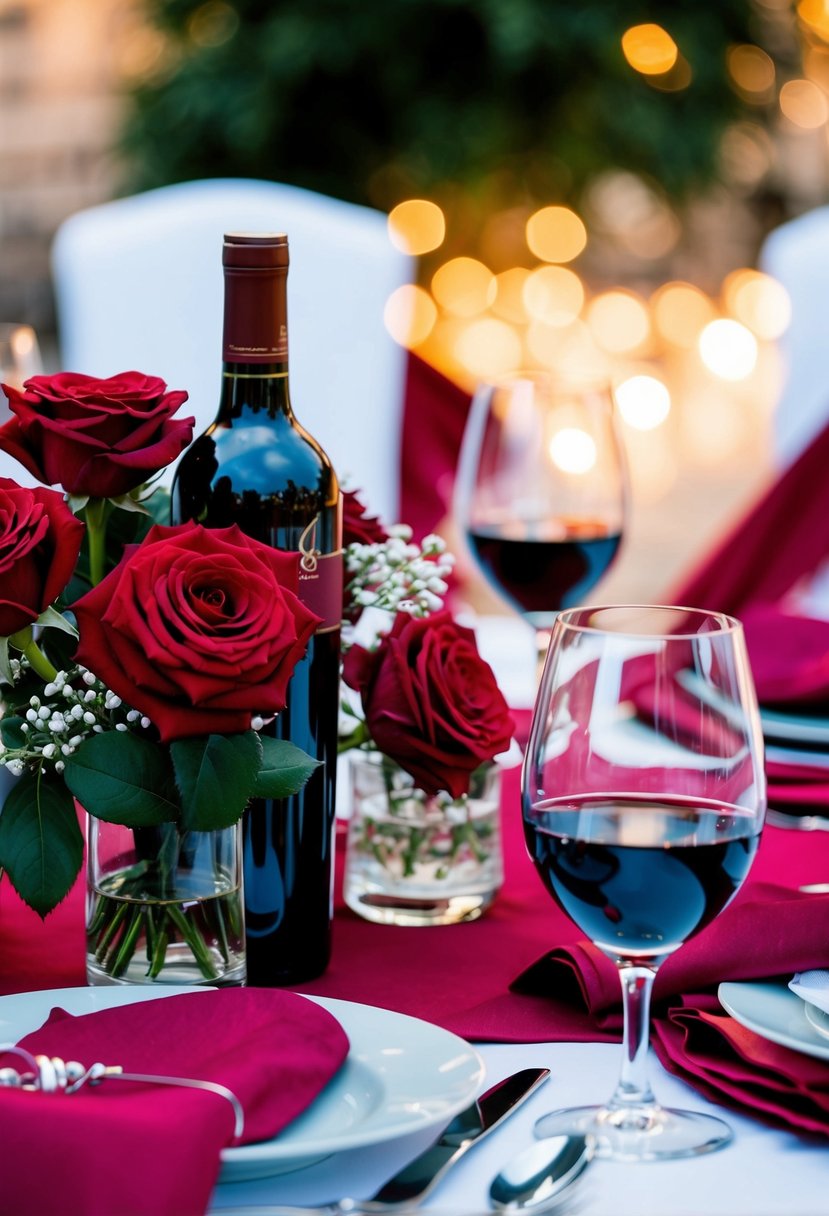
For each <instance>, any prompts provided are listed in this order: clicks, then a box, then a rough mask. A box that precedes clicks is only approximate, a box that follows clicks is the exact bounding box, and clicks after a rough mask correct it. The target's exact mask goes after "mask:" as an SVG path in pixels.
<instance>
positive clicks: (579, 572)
mask: <svg viewBox="0 0 829 1216" xmlns="http://www.w3.org/2000/svg"><path fill="white" fill-rule="evenodd" d="M466 537H467V542H468V544H469V547H470V550H471V552H472V554H473V556H474V557H475V559H476V561H477V563H478V565H479V566H480V568H481V570H482V571H483V573H484V574H485V575H486V577H487V579H488V581H489V582H490V583H491V584H492V586H493V587H494V588H495V590H496V591H500V592H501V593H502V594H503V595H504V596H505V598H506V599H507V600H509V601H510V603H511V604H513V605H514V607H515V608H517V610H518V611H519V612H522V613H523V614H524V616H526V617H527V619H528V620H529V621H530V623H531V624H532V625H534V626H536V627H537V628H541V629H543V628H548V629H549V628H550V626H551V625H552V623H553V620H554V618H555V614H556V613H557V612H558V611H559V610H560V609H562V608H569V607H571V606H572V605H573V604H579V603H582V602H583V600H584V599H585V597H586V596H587V595H588V594H589V592H590V591H592V589H593V588H594V587H595V586H596V584H597V583H598V582H599V581H600V580H601V578H602V577H603V575H604V574H605V573H606V572H607V570H608V568H609V567H610V566H611V565H612V563H613V560H614V558H615V557H616V554H617V552H618V549H619V545H620V544H621V540H622V534H621V532H619V531H615V532H610V531H608V530H607V528H606V527H604V525H602V524H601V522H600V521H596V522H595V523H591V522H590V521H584V522H582V523H581V524H580V525H579V526H577V527H571V528H568V526H567V524H566V522H562V524H561V526H560V528H559V529H556V534H554V535H553V536H551V537H550V538H549V539H520V538H516V537H513V536H509V535H505V534H504V533H502V532H498V531H497V530H496V529H494V528H492V529H488V530H487V529H484V528H482V529H480V530H479V529H477V528H470V529H468V530H467V533H466Z"/></svg>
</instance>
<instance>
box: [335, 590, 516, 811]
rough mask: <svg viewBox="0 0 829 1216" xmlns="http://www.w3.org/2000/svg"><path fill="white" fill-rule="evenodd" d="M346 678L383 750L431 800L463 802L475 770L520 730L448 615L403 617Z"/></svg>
mask: <svg viewBox="0 0 829 1216" xmlns="http://www.w3.org/2000/svg"><path fill="white" fill-rule="evenodd" d="M343 674H344V677H345V681H346V683H347V684H349V685H350V686H351V687H352V688H355V689H357V690H358V691H359V693H360V696H361V699H362V704H363V713H364V715H365V720H366V726H367V727H368V730H369V733H370V735H371V738H372V739H373V741H374V743H375V745H376V747H377V748H378V750H379V751H381V752H383V753H384V754H385V755H387V756H389V757H390V758H391V759H392V760H394V761H395V762H396V763H397V764H399V765H400V767H401V768H403V769H405V770H406V772H408V773H410V774H411V776H412V777H413V778H414V779H415V781H416V782H417V784H418V785H419V786H420V787H421V789H423V790H425V791H426V792H427V793H429V794H436V793H438V792H439V791H440V790H447V791H448V792H449V793H450V794H451V795H452V797H453V798H459V797H460V796H461V795H462V794H465V793H467V792H468V791H469V779H470V777H471V775H472V773H473V772H474V771H475V769H476V768H478V767H479V765H481V764H484V763H486V762H487V761H490V760H492V759H494V757H495V756H497V755H498V754H499V753H500V752H503V751H506V749H507V748H508V747H509V745H510V741H511V739H512V735H513V731H514V729H515V724H514V722H513V720H512V717H511V716H510V712H509V709H508V707H507V703H506V701H505V700H504V697H503V695H502V693H501V691H500V689H499V688H498V685H497V684H496V682H495V676H494V675H493V673H492V668H491V667H490V666H489V664H488V663H485V662H484V660H483V659H482V658H481V656H480V654H479V653H478V647H477V644H476V642H475V634H474V633H473V631H472V630H471V629H467V628H466V627H465V626H463V625H459V624H457V622H456V621H455V620H454V619H453V617H452V615H451V613H449V612H447V611H443V612H437V613H435V614H434V615H433V616H427V617H424V618H422V619H417V618H415V617H412V616H409V615H408V614H407V613H404V612H401V613H398V615H397V617H396V618H395V621H394V625H393V626H392V629H391V631H390V632H389V633H388V634H386V635H385V636H384V637H383V638H382V640H381V642H380V645H379V647H378V648H377V649H376V650H371V651H370V650H364V649H363V648H362V647H361V646H353V647H352V648H351V650H350V651H349V652H348V654H347V655H346V658H345V663H344V669H343Z"/></svg>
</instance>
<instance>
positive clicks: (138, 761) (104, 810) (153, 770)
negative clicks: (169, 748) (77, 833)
mask: <svg viewBox="0 0 829 1216" xmlns="http://www.w3.org/2000/svg"><path fill="white" fill-rule="evenodd" d="M64 777H65V779H66V784H67V785H68V786H69V788H70V790H71V791H72V793H73V794H74V795H75V797H76V798H77V800H78V802H80V804H81V805H82V806H83V808H84V810H86V811H88V812H89V814H90V815H94V816H95V818H96V819H103V820H105V821H106V822H107V823H122V824H124V825H125V826H126V827H128V828H147V827H154V826H155V825H156V824H159V823H167V822H169V821H170V820H172V819H175V818H176V817H177V816H178V812H179V808H178V804H177V803H176V800H175V790H174V788H173V780H172V773H171V771H170V766H169V763H168V761H167V757H166V754H165V752H164V750H163V749H162V748H160V747H159V746H158V744H157V743H151V742H150V741H149V739H142V738H141V737H140V736H139V735H133V734H130V732H129V731H116V730H110V731H104V732H103V733H102V734H100V735H92V736H91V737H90V738H88V739H85V740H84V742H83V743H82V744H81V745H80V747H79V748H78V749H77V751H76V752H75V753H74V755H72V756H67V758H66V768H65V770H64Z"/></svg>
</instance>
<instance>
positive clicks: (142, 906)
mask: <svg viewBox="0 0 829 1216" xmlns="http://www.w3.org/2000/svg"><path fill="white" fill-rule="evenodd" d="M241 858H242V853H241V825H240V824H238V823H237V824H234V825H233V826H232V827H228V828H222V829H221V830H219V831H215V832H183V831H181V830H180V828H179V825H178V824H176V823H164V824H161V825H159V826H158V827H151V828H126V827H123V826H122V825H121V824H113V823H104V822H103V820H100V819H95V818H93V817H92V816H91V815H90V816H87V899H86V959H87V966H86V972H87V981H88V983H90V984H95V985H97V984H203V985H219V986H227V985H232V984H244V983H245V979H246V968H245V924H244V906H243V900H242V864H241Z"/></svg>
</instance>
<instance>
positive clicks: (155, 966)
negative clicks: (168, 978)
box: [147, 926, 170, 980]
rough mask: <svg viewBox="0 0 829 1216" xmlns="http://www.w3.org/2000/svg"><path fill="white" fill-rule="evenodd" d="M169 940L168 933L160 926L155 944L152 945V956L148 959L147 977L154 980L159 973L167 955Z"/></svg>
mask: <svg viewBox="0 0 829 1216" xmlns="http://www.w3.org/2000/svg"><path fill="white" fill-rule="evenodd" d="M169 942H170V935H169V933H168V932H167V930H166V929H165V928H164V927H163V926H162V928H161V929H160V931H159V932H158V934H157V935H156V939H155V945H154V946H153V956H152V958H151V960H150V969H149V971H148V972H147V976H148V977H149V979H151V980H154V979H156V978H157V977H158V976H159V975H160V974H161V969H162V967H163V966H164V959H165V958H166V956H167V946H168V945H169Z"/></svg>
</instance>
